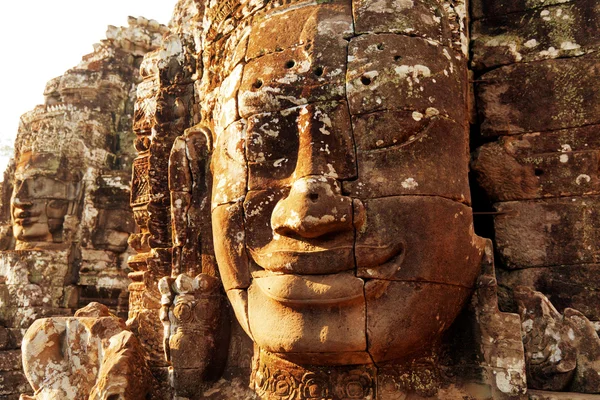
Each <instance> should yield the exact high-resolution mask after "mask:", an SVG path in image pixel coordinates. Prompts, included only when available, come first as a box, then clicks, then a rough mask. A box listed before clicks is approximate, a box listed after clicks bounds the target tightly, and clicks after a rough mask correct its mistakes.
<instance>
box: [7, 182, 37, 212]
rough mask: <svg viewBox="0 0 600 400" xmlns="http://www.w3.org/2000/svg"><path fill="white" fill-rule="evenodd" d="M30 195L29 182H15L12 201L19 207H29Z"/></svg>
mask: <svg viewBox="0 0 600 400" xmlns="http://www.w3.org/2000/svg"><path fill="white" fill-rule="evenodd" d="M30 197H31V196H29V184H28V182H27V181H23V182H17V184H16V185H15V188H14V195H13V198H12V203H13V205H14V206H18V207H20V208H25V207H30V206H31V205H32V203H31V198H30Z"/></svg>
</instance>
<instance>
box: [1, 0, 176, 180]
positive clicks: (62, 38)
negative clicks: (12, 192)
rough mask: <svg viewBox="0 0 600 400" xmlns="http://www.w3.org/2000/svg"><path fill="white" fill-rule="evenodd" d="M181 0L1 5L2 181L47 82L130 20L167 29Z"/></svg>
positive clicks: (5, 0) (29, 0)
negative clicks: (10, 152)
mask: <svg viewBox="0 0 600 400" xmlns="http://www.w3.org/2000/svg"><path fill="white" fill-rule="evenodd" d="M175 3H176V0H101V1H94V2H92V1H89V0H52V1H50V0H16V1H10V0H0V20H1V23H0V37H1V38H2V50H0V54H1V55H0V77H1V78H2V86H1V94H0V181H1V180H2V174H3V172H4V169H5V166H6V163H7V162H8V158H7V155H6V153H7V151H6V150H7V149H6V147H5V146H8V145H10V146H12V143H13V141H14V137H15V135H16V133H17V127H18V125H19V117H20V116H21V114H23V113H25V112H26V111H29V110H31V109H32V108H33V107H35V106H36V105H37V104H41V103H43V96H42V93H43V91H44V87H45V86H46V82H48V81H49V80H50V79H52V78H54V77H56V76H59V75H62V73H63V72H65V71H66V70H68V69H69V68H72V67H74V66H75V65H77V64H78V63H79V61H80V60H81V57H83V56H84V55H86V54H88V53H91V52H92V51H93V48H92V45H93V44H94V43H97V42H99V41H100V40H101V39H104V38H105V37H106V28H107V26H108V25H115V26H126V25H127V17H128V16H130V15H131V16H134V17H138V16H143V17H146V18H148V19H155V20H157V21H158V22H160V23H163V24H167V23H168V22H169V19H170V18H171V13H172V11H173V8H174V7H175Z"/></svg>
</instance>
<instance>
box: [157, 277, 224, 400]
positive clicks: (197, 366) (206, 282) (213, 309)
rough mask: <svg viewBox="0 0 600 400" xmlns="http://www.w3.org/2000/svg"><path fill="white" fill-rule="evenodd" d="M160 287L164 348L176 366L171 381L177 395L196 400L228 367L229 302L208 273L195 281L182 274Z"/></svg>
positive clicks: (168, 279) (164, 280) (167, 280)
mask: <svg viewBox="0 0 600 400" xmlns="http://www.w3.org/2000/svg"><path fill="white" fill-rule="evenodd" d="M158 285H159V290H160V292H161V295H162V298H161V305H162V308H161V314H160V318H161V320H162V321H163V325H164V342H163V343H164V345H163V346H164V349H165V357H166V360H167V361H168V362H169V363H170V364H171V365H172V367H171V368H170V369H169V374H170V379H169V380H170V382H171V385H172V387H173V389H174V393H175V396H179V397H187V398H192V397H194V396H196V395H197V394H198V391H201V390H203V389H205V388H206V385H208V384H211V383H212V382H214V381H216V380H217V379H218V378H219V377H220V376H221V374H222V372H223V368H224V366H225V365H224V364H225V361H226V360H225V356H226V355H227V351H226V348H227V346H228V344H229V324H226V320H225V319H224V318H223V317H222V315H221V314H222V310H223V307H224V306H225V303H224V302H225V299H224V298H223V295H222V293H221V285H220V281H219V280H218V279H216V278H214V277H212V276H210V275H207V274H200V275H198V276H197V277H195V278H193V279H192V278H190V277H188V276H187V275H184V274H181V275H179V276H178V277H177V279H174V280H173V279H170V278H166V277H165V278H162V279H161V280H160V282H159V283H158ZM192 354H193V355H194V356H193V357H191V356H190V355H192ZM202 384H204V385H205V387H204V388H203V387H202Z"/></svg>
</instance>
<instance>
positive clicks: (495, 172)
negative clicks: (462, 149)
mask: <svg viewBox="0 0 600 400" xmlns="http://www.w3.org/2000/svg"><path fill="white" fill-rule="evenodd" d="M597 129H598V127H597V126H589V127H584V128H580V129H572V130H562V131H556V132H544V133H531V134H524V135H518V136H505V137H502V138H500V140H499V141H497V142H493V143H488V144H485V145H483V146H481V147H480V148H479V149H477V151H476V153H475V159H474V161H473V162H472V168H473V169H474V170H475V172H476V175H477V180H478V183H479V185H480V186H481V187H482V188H483V189H484V190H485V192H486V194H487V195H488V196H489V197H490V199H491V200H492V201H494V202H496V201H511V200H524V199H538V198H544V197H565V196H581V195H590V194H592V195H593V194H598V192H599V191H600V177H599V176H598V168H599V163H600V160H599V159H600V152H599V150H598V146H597V144H596V143H595V142H596V139H591V140H588V137H589V135H591V134H594V133H595V132H596V131H597Z"/></svg>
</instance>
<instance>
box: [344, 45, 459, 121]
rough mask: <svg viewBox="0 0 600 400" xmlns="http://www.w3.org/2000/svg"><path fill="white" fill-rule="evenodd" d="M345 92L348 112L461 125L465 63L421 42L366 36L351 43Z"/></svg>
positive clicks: (449, 50) (452, 53) (457, 57)
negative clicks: (396, 113) (437, 118)
mask: <svg viewBox="0 0 600 400" xmlns="http://www.w3.org/2000/svg"><path fill="white" fill-rule="evenodd" d="M348 57H349V60H348V73H347V76H346V82H347V83H346V91H347V97H348V104H349V106H350V113H351V114H352V115H357V114H366V113H370V112H373V111H379V110H406V111H413V112H414V113H413V114H412V118H414V119H415V120H419V119H420V118H422V117H423V116H424V115H428V114H429V115H442V116H448V117H450V118H451V119H453V120H454V121H456V122H458V123H459V124H464V123H465V121H466V116H465V112H466V107H465V100H466V65H465V64H466V61H465V59H464V58H463V57H462V56H460V55H459V54H458V53H456V52H455V51H453V50H451V49H447V48H445V47H443V46H440V45H438V44H436V43H430V42H428V41H426V40H424V39H420V38H414V37H409V36H402V35H394V34H365V35H361V36H358V37H355V38H353V39H351V40H350V45H349V48H348Z"/></svg>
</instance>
